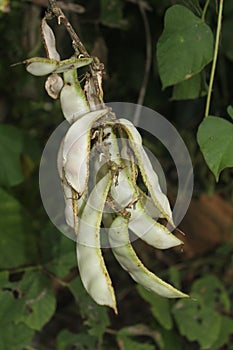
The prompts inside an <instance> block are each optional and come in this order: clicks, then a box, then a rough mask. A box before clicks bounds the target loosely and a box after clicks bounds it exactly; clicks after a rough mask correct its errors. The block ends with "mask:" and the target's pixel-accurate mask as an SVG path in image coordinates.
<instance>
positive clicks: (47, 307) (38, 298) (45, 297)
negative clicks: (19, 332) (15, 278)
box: [15, 271, 56, 330]
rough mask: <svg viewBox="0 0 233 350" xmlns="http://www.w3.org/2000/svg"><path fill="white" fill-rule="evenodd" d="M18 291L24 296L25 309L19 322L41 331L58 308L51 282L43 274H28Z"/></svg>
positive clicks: (19, 317) (36, 272)
mask: <svg viewBox="0 0 233 350" xmlns="http://www.w3.org/2000/svg"><path fill="white" fill-rule="evenodd" d="M18 289H19V290H20V291H21V292H22V295H23V297H22V301H23V304H24V308H23V312H22V313H21V314H20V315H19V316H18V318H17V321H22V322H24V323H25V324H26V325H27V326H28V327H29V328H32V329H35V330H41V329H42V327H43V326H44V325H45V324H46V323H47V322H48V321H49V320H50V318H51V317H52V316H53V314H54V312H55V308H56V299H55V297H54V294H53V291H52V287H51V281H50V280H49V279H48V278H47V277H46V276H45V275H44V274H43V273H41V272H38V271H34V272H26V273H25V275H24V276H23V279H22V281H20V283H19V285H18ZM15 321H16V320H15Z"/></svg>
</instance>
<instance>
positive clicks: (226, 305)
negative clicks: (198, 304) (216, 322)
mask: <svg viewBox="0 0 233 350" xmlns="http://www.w3.org/2000/svg"><path fill="white" fill-rule="evenodd" d="M192 293H195V294H199V295H201V297H202V299H203V300H204V303H206V305H208V307H210V308H213V309H214V308H215V307H216V309H217V308H219V307H220V308H221V309H224V310H225V311H230V308H231V302H230V299H229V297H228V294H227V292H226V289H225V287H224V285H223V284H222V283H221V281H220V280H219V279H218V278H217V277H215V276H214V275H207V276H205V277H202V278H200V279H198V280H197V281H196V282H194V284H193V285H192Z"/></svg>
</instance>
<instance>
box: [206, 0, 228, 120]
mask: <svg viewBox="0 0 233 350" xmlns="http://www.w3.org/2000/svg"><path fill="white" fill-rule="evenodd" d="M223 1H224V0H220V1H219V10H218V24H217V31H216V39H215V48H214V58H213V63H212V68H211V73H210V82H209V88H208V94H207V100H206V108H205V117H208V115H209V110H210V100H211V95H212V89H213V83H214V75H215V70H216V63H217V58H218V49H219V39H220V34H221V27H222V12H223Z"/></svg>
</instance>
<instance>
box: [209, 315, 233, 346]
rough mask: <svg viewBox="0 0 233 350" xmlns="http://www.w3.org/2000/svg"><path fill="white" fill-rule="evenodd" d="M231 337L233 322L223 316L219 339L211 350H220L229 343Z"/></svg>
mask: <svg viewBox="0 0 233 350" xmlns="http://www.w3.org/2000/svg"><path fill="white" fill-rule="evenodd" d="M230 335H233V320H232V319H231V318H229V317H227V316H222V318H221V329H220V332H219V337H218V339H217V340H216V342H214V344H213V345H212V347H211V350H219V349H220V348H221V347H222V346H223V345H224V344H226V343H227V342H228V340H229V337H230ZM227 349H228V348H227Z"/></svg>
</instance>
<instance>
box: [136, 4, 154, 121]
mask: <svg viewBox="0 0 233 350" xmlns="http://www.w3.org/2000/svg"><path fill="white" fill-rule="evenodd" d="M137 3H138V6H139V9H140V12H141V15H142V19H143V23H144V29H145V36H146V62H145V68H144V78H143V81H142V85H141V88H140V92H139V95H138V99H137V107H136V110H135V113H134V118H133V122H134V124H136V125H137V124H138V122H139V119H140V113H141V109H142V105H143V102H144V98H145V94H146V89H147V85H148V81H149V74H150V67H151V59H152V46H151V33H150V26H149V21H148V18H147V15H146V10H147V9H149V8H148V7H145V3H144V2H142V1H141V0H139V1H138V2H137Z"/></svg>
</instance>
